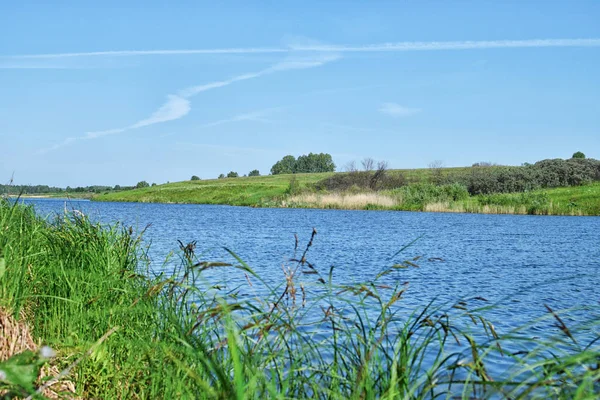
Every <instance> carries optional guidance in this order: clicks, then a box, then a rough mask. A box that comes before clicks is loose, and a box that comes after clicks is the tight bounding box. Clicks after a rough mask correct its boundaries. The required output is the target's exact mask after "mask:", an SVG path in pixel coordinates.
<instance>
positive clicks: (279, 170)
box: [271, 155, 296, 175]
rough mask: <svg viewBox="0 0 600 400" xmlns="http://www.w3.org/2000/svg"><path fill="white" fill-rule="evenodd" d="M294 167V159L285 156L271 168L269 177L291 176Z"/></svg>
mask: <svg viewBox="0 0 600 400" xmlns="http://www.w3.org/2000/svg"><path fill="white" fill-rule="evenodd" d="M295 165H296V157H294V156H290V155H287V156H285V157H283V158H282V159H281V160H279V161H277V162H276V163H275V164H274V165H273V166H272V167H271V175H279V174H293V173H294V167H295Z"/></svg>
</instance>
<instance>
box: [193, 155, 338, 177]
mask: <svg viewBox="0 0 600 400" xmlns="http://www.w3.org/2000/svg"><path fill="white" fill-rule="evenodd" d="M334 171H335V163H334V162H333V158H332V157H331V154H328V153H319V154H315V153H308V154H303V155H301V156H299V157H298V158H296V157H294V156H292V155H287V156H285V157H283V158H282V159H281V160H279V161H277V162H276V163H275V164H273V166H272V167H271V175H280V174H300V173H311V172H312V173H317V172H334ZM239 176H240V175H239V174H238V173H237V172H235V171H229V172H228V173H227V174H220V175H219V176H218V179H224V178H237V177H239ZM244 176H260V172H259V170H257V169H253V170H252V171H250V172H248V174H247V175H244ZM199 179H200V178H199V177H198V176H196V175H194V176H192V178H191V180H193V181H195V180H199Z"/></svg>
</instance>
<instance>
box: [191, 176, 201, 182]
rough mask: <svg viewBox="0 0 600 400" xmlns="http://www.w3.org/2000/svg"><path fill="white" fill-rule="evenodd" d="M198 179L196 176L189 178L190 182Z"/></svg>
mask: <svg viewBox="0 0 600 400" xmlns="http://www.w3.org/2000/svg"><path fill="white" fill-rule="evenodd" d="M199 180H200V177H199V176H197V175H192V177H191V178H190V181H199Z"/></svg>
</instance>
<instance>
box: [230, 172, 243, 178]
mask: <svg viewBox="0 0 600 400" xmlns="http://www.w3.org/2000/svg"><path fill="white" fill-rule="evenodd" d="M238 176H240V175H239V174H238V173H237V172H235V171H229V173H228V174H227V177H228V178H237V177H238Z"/></svg>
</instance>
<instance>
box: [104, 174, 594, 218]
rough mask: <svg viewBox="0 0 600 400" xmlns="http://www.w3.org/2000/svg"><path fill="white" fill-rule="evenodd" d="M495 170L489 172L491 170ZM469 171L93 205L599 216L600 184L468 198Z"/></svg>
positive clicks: (270, 179) (138, 195)
mask: <svg viewBox="0 0 600 400" xmlns="http://www.w3.org/2000/svg"><path fill="white" fill-rule="evenodd" d="M494 168H496V167H489V169H490V170H494ZM469 170H470V168H445V169H441V170H439V171H437V174H438V175H437V176H435V173H436V172H433V171H431V170H430V169H413V170H391V171H388V172H387V176H388V177H389V178H390V180H394V179H395V177H401V178H402V186H400V187H397V188H392V189H381V190H371V189H369V188H364V187H356V186H352V187H349V188H344V189H341V190H331V189H329V190H328V189H327V188H324V187H323V182H325V181H328V180H331V179H332V177H333V178H336V177H338V178H339V177H343V176H344V175H348V173H314V174H290V175H269V176H259V177H239V178H225V179H211V180H198V181H183V182H176V183H168V184H164V185H157V186H152V187H147V188H141V189H134V190H128V191H121V192H111V193H106V194H101V195H97V196H94V197H93V200H97V201H130V202H159V203H193V204H228V205H234V206H251V207H302V208H333V209H358V210H368V209H383V210H405V211H431V212H468V213H494V214H533V215H600V184H599V183H593V182H592V183H587V184H582V185H578V186H569V187H552V188H545V189H534V190H528V191H525V192H517V193H490V194H470V193H469V192H468V191H467V190H466V188H464V187H462V188H461V187H460V186H457V184H448V183H446V184H444V183H442V184H434V183H432V182H433V181H434V180H436V179H437V180H439V181H442V182H452V181H453V180H454V179H455V178H456V177H459V176H461V175H464V174H465V173H468V172H469Z"/></svg>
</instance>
